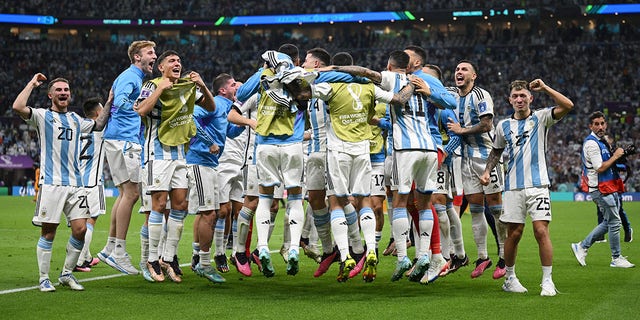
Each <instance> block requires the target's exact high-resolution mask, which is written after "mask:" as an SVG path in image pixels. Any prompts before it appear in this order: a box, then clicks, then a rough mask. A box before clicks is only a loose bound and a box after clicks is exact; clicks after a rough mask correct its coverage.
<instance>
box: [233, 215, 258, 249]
mask: <svg viewBox="0 0 640 320" xmlns="http://www.w3.org/2000/svg"><path fill="white" fill-rule="evenodd" d="M253 215H254V212H253V211H252V210H251V209H249V208H247V207H242V209H240V212H239V213H238V242H237V243H236V247H235V249H236V252H246V251H247V250H246V249H245V245H246V244H247V236H248V234H249V225H250V224H251V221H252V220H253Z"/></svg>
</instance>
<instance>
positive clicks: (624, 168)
mask: <svg viewBox="0 0 640 320" xmlns="http://www.w3.org/2000/svg"><path fill="white" fill-rule="evenodd" d="M605 140H606V141H607V142H608V143H609V145H610V146H612V148H613V149H615V142H614V141H613V138H612V137H611V136H609V135H605ZM634 154H636V147H635V146H634V145H629V146H627V147H626V148H624V155H623V156H622V157H621V158H620V159H618V161H616V166H615V168H614V170H617V171H618V174H620V173H622V172H624V173H625V177H624V178H623V180H622V181H623V182H625V183H626V182H627V179H628V178H629V177H630V176H631V170H630V169H631V168H629V165H628V164H627V162H628V161H627V156H630V155H634ZM618 196H619V197H620V212H618V214H619V215H620V221H621V222H622V229H623V230H624V239H623V241H624V242H631V241H633V228H631V223H630V222H629V217H628V216H627V213H626V212H625V211H624V208H623V207H622V205H623V202H622V193H618ZM597 215H598V224H600V223H602V221H603V220H604V218H603V214H602V210H600V208H599V207H598V210H597ZM605 241H606V240H604V234H603V235H602V237H600V238H596V242H605Z"/></svg>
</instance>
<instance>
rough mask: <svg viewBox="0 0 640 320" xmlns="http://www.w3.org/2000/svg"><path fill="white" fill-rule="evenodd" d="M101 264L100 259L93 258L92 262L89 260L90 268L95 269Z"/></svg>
mask: <svg viewBox="0 0 640 320" xmlns="http://www.w3.org/2000/svg"><path fill="white" fill-rule="evenodd" d="M98 263H100V259H98V258H91V260H89V267H93V266H95V265H96V264H98Z"/></svg>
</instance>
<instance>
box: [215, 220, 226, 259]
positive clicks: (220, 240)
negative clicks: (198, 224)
mask: <svg viewBox="0 0 640 320" xmlns="http://www.w3.org/2000/svg"><path fill="white" fill-rule="evenodd" d="M224 227H225V219H221V218H218V219H217V221H216V225H215V227H214V231H213V241H214V243H215V255H216V256H217V255H223V254H224V253H225V249H224Z"/></svg>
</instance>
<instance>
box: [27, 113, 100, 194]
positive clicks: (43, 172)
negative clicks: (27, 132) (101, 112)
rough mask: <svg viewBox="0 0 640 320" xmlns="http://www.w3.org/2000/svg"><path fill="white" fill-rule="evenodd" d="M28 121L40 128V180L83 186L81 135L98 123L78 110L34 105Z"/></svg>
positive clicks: (51, 183) (49, 182) (46, 182)
mask: <svg viewBox="0 0 640 320" xmlns="http://www.w3.org/2000/svg"><path fill="white" fill-rule="evenodd" d="M26 122H27V123H28V124H31V125H35V126H36V127H37V128H38V135H39V140H40V149H41V153H40V154H41V157H42V158H41V159H40V161H41V163H40V181H41V183H43V184H47V185H56V186H74V187H82V175H81V174H80V166H79V164H78V158H79V153H80V136H81V134H82V133H83V132H91V130H92V129H93V126H94V124H95V122H94V121H93V120H84V119H83V118H81V117H80V116H79V115H78V114H76V113H75V112H66V113H58V112H54V111H51V110H48V109H47V110H45V109H34V108H31V118H29V120H27V121H26Z"/></svg>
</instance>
